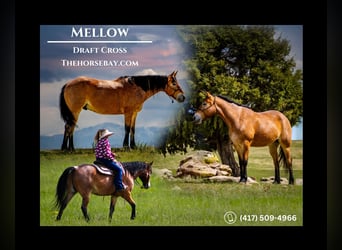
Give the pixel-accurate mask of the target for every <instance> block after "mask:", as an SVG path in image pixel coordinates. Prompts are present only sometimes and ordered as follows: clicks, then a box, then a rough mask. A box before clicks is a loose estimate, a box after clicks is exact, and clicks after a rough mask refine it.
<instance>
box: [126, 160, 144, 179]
mask: <svg viewBox="0 0 342 250" xmlns="http://www.w3.org/2000/svg"><path fill="white" fill-rule="evenodd" d="M121 164H122V165H123V166H124V168H125V169H126V170H127V171H128V172H129V173H130V174H131V175H132V176H134V174H135V173H136V172H137V171H139V170H142V169H143V170H144V169H146V168H147V166H148V163H146V162H143V161H130V162H121Z"/></svg>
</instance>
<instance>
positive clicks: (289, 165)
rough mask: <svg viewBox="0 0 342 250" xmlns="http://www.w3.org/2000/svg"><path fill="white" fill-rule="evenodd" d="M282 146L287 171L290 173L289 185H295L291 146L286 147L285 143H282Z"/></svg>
mask: <svg viewBox="0 0 342 250" xmlns="http://www.w3.org/2000/svg"><path fill="white" fill-rule="evenodd" d="M280 146H281V148H282V150H283V153H284V156H285V159H284V161H285V166H286V169H287V170H288V171H289V184H294V177H293V170H292V157H291V150H290V146H285V145H284V144H283V143H281V144H280Z"/></svg>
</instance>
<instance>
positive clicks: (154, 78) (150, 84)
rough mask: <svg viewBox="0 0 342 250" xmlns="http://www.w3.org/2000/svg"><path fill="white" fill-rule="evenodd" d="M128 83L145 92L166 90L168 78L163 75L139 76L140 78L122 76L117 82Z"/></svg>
mask: <svg viewBox="0 0 342 250" xmlns="http://www.w3.org/2000/svg"><path fill="white" fill-rule="evenodd" d="M123 80H125V81H127V82H129V83H131V84H136V85H138V86H139V87H141V88H142V89H143V90H144V91H148V90H158V89H164V88H165V85H166V83H167V76H162V75H138V76H120V77H119V78H117V79H116V81H123Z"/></svg>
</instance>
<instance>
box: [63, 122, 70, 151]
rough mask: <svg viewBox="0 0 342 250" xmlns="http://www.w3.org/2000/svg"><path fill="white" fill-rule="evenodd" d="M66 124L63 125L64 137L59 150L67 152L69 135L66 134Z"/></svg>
mask: <svg viewBox="0 0 342 250" xmlns="http://www.w3.org/2000/svg"><path fill="white" fill-rule="evenodd" d="M68 126H69V125H68V124H65V126H64V137H63V143H62V147H61V150H67V149H68V140H69V133H68Z"/></svg>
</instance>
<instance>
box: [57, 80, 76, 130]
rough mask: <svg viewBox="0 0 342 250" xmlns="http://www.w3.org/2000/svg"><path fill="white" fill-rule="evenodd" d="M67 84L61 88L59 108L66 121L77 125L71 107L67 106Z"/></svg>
mask: <svg viewBox="0 0 342 250" xmlns="http://www.w3.org/2000/svg"><path fill="white" fill-rule="evenodd" d="M65 86H66V84H65V85H64V86H63V88H62V90H61V94H60V95H59V110H60V112H61V117H62V119H63V120H64V122H65V123H66V124H68V125H70V126H73V125H75V117H74V115H73V114H72V113H71V111H70V109H69V107H68V106H67V104H66V102H65V99H64V89H65Z"/></svg>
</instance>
